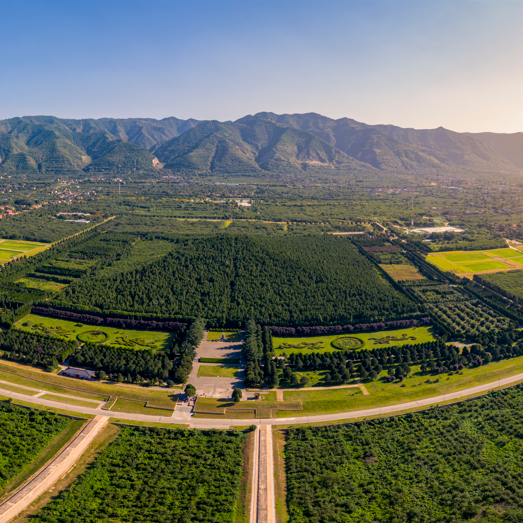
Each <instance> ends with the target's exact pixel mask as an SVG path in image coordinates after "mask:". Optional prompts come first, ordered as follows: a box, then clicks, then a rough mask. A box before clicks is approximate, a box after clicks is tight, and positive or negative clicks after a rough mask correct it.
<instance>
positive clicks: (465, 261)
mask: <svg viewBox="0 0 523 523" xmlns="http://www.w3.org/2000/svg"><path fill="white" fill-rule="evenodd" d="M427 261H429V262H431V263H432V264H434V265H436V266H437V267H439V268H440V269H442V270H444V271H451V272H453V273H455V274H461V275H468V274H477V273H482V272H485V271H493V272H494V271H506V270H509V269H523V252H519V251H517V250H515V249H491V250H485V251H470V252H467V251H455V252H439V253H437V254H429V255H428V256H427Z"/></svg>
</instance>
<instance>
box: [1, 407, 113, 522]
mask: <svg viewBox="0 0 523 523" xmlns="http://www.w3.org/2000/svg"><path fill="white" fill-rule="evenodd" d="M108 419H109V418H106V417H103V416H97V417H95V418H94V419H93V420H91V421H90V422H89V423H88V424H87V426H86V427H85V428H84V429H83V430H82V432H80V434H78V436H76V438H74V440H73V441H72V442H71V443H69V445H67V447H66V448H65V449H64V450H63V451H62V452H60V454H58V456H56V457H55V458H54V459H53V460H52V461H51V462H50V463H49V464H47V465H46V466H45V467H44V468H43V470H41V471H40V472H39V473H38V474H37V476H36V477H35V478H33V479H32V480H31V481H30V482H29V483H27V484H26V485H25V486H24V487H23V488H21V489H20V490H19V491H18V492H17V493H16V494H14V495H13V496H12V497H10V498H9V499H8V500H7V501H5V502H4V503H2V505H0V523H7V522H8V521H11V520H12V519H13V518H14V517H15V516H17V515H18V514H20V513H21V512H22V511H23V510H25V509H26V508H27V507H28V506H29V505H30V504H31V503H33V501H35V500H36V499H38V498H39V497H40V496H41V495H42V494H43V493H44V492H45V491H47V490H49V488H51V487H52V486H53V485H54V484H55V483H56V482H57V481H58V480H59V479H60V478H61V477H62V476H64V475H65V474H66V473H67V472H68V471H69V469H71V468H72V467H73V465H74V464H75V463H76V462H77V460H78V458H79V457H80V456H81V455H82V454H83V453H84V452H85V450H86V449H87V447H88V446H89V445H90V444H91V442H92V441H93V440H94V438H95V437H96V436H97V434H98V433H99V432H100V431H101V430H102V428H103V427H104V425H105V424H106V423H107V421H108Z"/></svg>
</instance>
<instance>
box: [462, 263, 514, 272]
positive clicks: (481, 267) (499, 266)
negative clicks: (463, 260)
mask: <svg viewBox="0 0 523 523" xmlns="http://www.w3.org/2000/svg"><path fill="white" fill-rule="evenodd" d="M462 267H463V268H464V269H466V272H474V273H475V272H482V271H496V270H501V271H503V270H506V269H508V268H509V267H508V265H506V264H504V263H502V262H499V261H486V262H475V263H467V264H462Z"/></svg>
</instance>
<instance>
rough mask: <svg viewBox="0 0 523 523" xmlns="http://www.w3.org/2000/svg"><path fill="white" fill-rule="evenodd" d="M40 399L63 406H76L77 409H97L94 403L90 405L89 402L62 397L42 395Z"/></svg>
mask: <svg viewBox="0 0 523 523" xmlns="http://www.w3.org/2000/svg"><path fill="white" fill-rule="evenodd" d="M40 398H42V399H44V400H49V401H58V402H60V403H63V404H64V406H67V405H77V406H78V407H89V408H91V409H96V407H98V405H97V404H96V403H92V402H90V401H82V400H77V399H73V398H63V397H62V396H55V395H54V394H43V395H42V396H40Z"/></svg>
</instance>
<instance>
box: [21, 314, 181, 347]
mask: <svg viewBox="0 0 523 523" xmlns="http://www.w3.org/2000/svg"><path fill="white" fill-rule="evenodd" d="M16 328H17V329H21V330H25V331H28V332H40V333H45V334H49V335H52V336H56V337H59V338H63V339H67V340H73V341H80V342H93V343H101V344H103V345H111V346H117V347H125V348H129V349H135V350H162V349H166V348H168V347H169V346H170V344H171V338H172V334H171V333H169V332H160V331H140V330H130V329H116V328H113V327H104V326H95V325H86V324H81V323H75V322H73V321H67V320H58V319H55V318H47V317H45V316H37V315H36V314H29V315H28V316H26V317H25V318H23V319H22V320H20V321H19V322H17V323H16Z"/></svg>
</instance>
